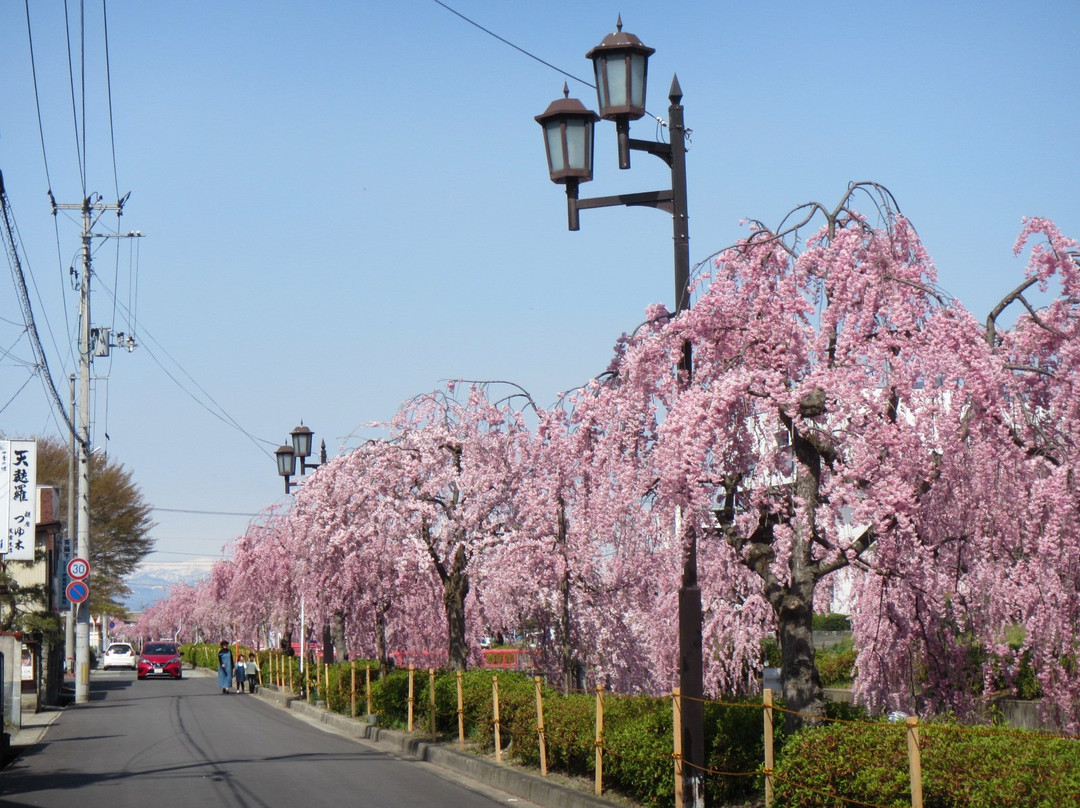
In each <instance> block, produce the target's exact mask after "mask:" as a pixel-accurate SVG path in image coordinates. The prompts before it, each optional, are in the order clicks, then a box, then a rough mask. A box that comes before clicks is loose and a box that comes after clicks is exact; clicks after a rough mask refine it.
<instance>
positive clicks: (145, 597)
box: [124, 558, 220, 612]
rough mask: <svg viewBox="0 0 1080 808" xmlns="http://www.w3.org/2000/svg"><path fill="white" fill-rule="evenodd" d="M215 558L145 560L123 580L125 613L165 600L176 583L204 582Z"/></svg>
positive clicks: (140, 609)
mask: <svg viewBox="0 0 1080 808" xmlns="http://www.w3.org/2000/svg"><path fill="white" fill-rule="evenodd" d="M218 560H220V559H216V558H193V559H189V560H187V561H148V562H144V563H142V564H139V566H138V567H136V568H135V572H133V573H132V574H131V575H130V576H128V578H127V581H126V583H127V585H128V586H129V587H130V588H131V596H130V597H129V598H128V599H127V602H126V603H125V604H124V605H125V606H126V607H127V608H128V610H129V611H132V612H140V611H142V610H143V609H145V608H146V607H147V606H153V605H154V604H155V603H156V602H157V601H158V600H160V599H161V598H164V597H166V596H167V595H168V594H169V590H170V589H171V588H172V587H173V586H175V585H176V584H182V583H188V584H193V583H196V582H197V581H201V580H205V579H206V578H207V577H208V576H209V575H210V568H211V567H212V566H213V565H214V562H216V561H218Z"/></svg>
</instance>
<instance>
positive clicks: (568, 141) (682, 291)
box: [536, 17, 705, 808]
mask: <svg viewBox="0 0 1080 808" xmlns="http://www.w3.org/2000/svg"><path fill="white" fill-rule="evenodd" d="M617 29H618V30H617V32H616V33H614V34H609V35H608V36H606V37H604V40H603V41H602V42H601V43H600V44H599V45H597V46H596V47H595V48H593V49H592V50H590V51H589V53H588V54H587V57H588V58H589V59H592V60H593V67H594V70H595V75H596V93H597V100H598V103H599V105H600V114H599V116H598V115H597V114H596V113H594V112H593V111H592V110H589V109H586V108H585V106H584V105H583V104H582V103H581V102H580V101H578V100H577V99H576V98H570V97H569V95H570V92H569V89H568V88H567V87H566V86H565V85H564V86H563V96H564V97H563V98H561V99H558V100H556V101H554V102H552V104H551V105H550V106H549V107H548V108H547V110H545V111H544V114H543V115H537V116H536V121H537V122H538V123H539V124H540V126H541V127H542V128H543V130H544V147H545V149H546V151H547V160H548V172H549V173H550V175H551V180H552V182H555V183H559V184H560V185H565V186H566V205H567V225H568V227H569V229H570V230H578V229H579V224H580V223H579V217H578V212H579V211H580V210H583V209H589V208H605V207H613V206H616V205H624V206H627V207H632V206H634V207H650V208H658V209H660V210H664V211H667V212H668V213H670V214H671V220H672V229H673V237H674V259H675V314H676V315H678V314H679V313H681V312H682V311H684V310H686V309H688V308H689V307H690V292H689V288H688V287H689V283H690V229H689V216H688V213H687V202H686V146H685V140H686V127H685V124H684V121H683V107H682V88H681V87H680V86H679V79H678V76H675V77H674V78H673V79H672V81H671V89H670V91H669V92H668V100H669V101H670V102H671V105H670V106H669V107H668V128H669V130H670V132H671V137H670V142H669V143H660V142H655V141H647V140H635V139H634V138H631V137H630V121H632V120H637V119H638V118H641V117H642V116H643V115H644V114H645V85H646V81H647V74H648V58H649V56H650V55H652V54H653V53H655V51H654V50H653V49H652V48H649V47H646V46H645V45H643V44H642V42H641V40H640V39H638V38H637V37H636V36H634V35H633V34H627V33H624V32H623V30H622V18H621V17H620V18H619V21H618V23H617ZM600 119H603V120H610V121H614V122H615V128H616V133H617V135H618V145H619V168H623V169H626V168H629V167H630V152H631V151H644V152H648V153H649V154H654V155H656V156H657V157H659V158H660V159H661V160H663V161H664V162H665V163H667V165H668V167H669V168H670V169H671V188H670V189H667V190H661V191H646V192H644V193H636V194H617V195H614V196H601V197H592V198H589V199H580V198H579V197H578V186H579V185H580V184H581V183H582V182H589V181H590V180H592V175H593V142H594V139H593V130H594V129H595V124H596V121H597V120H600ZM692 368H693V363H692V353H691V346H690V343H689V342H686V343H685V344H684V345H683V353H682V357H681V359H680V362H679V370H680V374H681V375H682V377H683V379H684V380H685V381H686V382H687V383H689V380H690V376H691V372H692ZM680 523H681V520H680ZM686 533H687V535H686V536H685V538H684V542H683V547H684V550H683V559H682V561H683V573H682V585H681V587H680V588H679V687H680V691H681V693H682V735H683V737H682V747H683V773H684V774H683V795H682V797H683V803H682V804H683V805H684V806H685V808H700V806H704V804H705V790H704V779H703V775H704V767H705V727H704V724H705V719H704V705H703V702H702V697H703V695H704V675H703V664H702V639H701V620H702V612H701V589H700V588H699V587H698V580H697V531H696V530H695V529H694V527H693V526H692V525H691V526H690V528H689V529H688V530H687V531H686ZM680 538H683V537H682V536H680Z"/></svg>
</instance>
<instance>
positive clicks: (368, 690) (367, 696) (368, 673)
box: [364, 665, 371, 715]
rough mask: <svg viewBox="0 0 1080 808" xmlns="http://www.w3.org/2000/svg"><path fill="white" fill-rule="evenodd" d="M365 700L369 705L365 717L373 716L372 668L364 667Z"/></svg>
mask: <svg viewBox="0 0 1080 808" xmlns="http://www.w3.org/2000/svg"><path fill="white" fill-rule="evenodd" d="M364 699H365V700H366V703H367V712H366V713H364V715H371V666H370V665H365V666H364Z"/></svg>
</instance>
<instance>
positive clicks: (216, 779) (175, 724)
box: [0, 671, 535, 808]
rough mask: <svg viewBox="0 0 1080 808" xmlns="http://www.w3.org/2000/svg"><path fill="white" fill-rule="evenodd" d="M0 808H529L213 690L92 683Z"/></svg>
mask: <svg viewBox="0 0 1080 808" xmlns="http://www.w3.org/2000/svg"><path fill="white" fill-rule="evenodd" d="M0 805H4V806H13V807H14V806H43V808H99V807H100V808H148V806H154V807H155V808H171V806H184V808H190V807H191V806H204V807H205V808H323V806H326V808H347V807H348V808H351V806H373V808H374V806H379V808H396V807H397V806H409V808H425V807H426V806H431V808H494V806H499V805H504V806H505V805H511V806H514V807H515V808H535V806H533V805H532V804H531V803H529V802H526V801H525V800H520V799H515V798H513V797H510V796H508V795H506V794H503V793H502V792H498V791H495V790H493V789H490V788H487V787H485V786H482V785H480V784H477V783H473V782H472V781H468V780H465V779H463V778H460V777H457V776H455V775H449V774H445V773H442V772H441V770H439V769H437V768H435V767H433V766H431V765H429V764H426V763H420V762H416V761H408V760H398V759H395V758H393V757H390V756H388V755H387V754H385V753H384V752H381V751H379V750H377V749H375V748H374V747H372V746H370V745H366V744H363V743H362V742H356V741H353V740H350V739H347V738H344V737H341V736H338V735H336V734H333V733H331V732H327V731H326V730H325V729H323V728H320V727H319V726H318V725H315V724H312V723H309V722H306V721H303V720H301V719H298V718H297V717H295V716H294V715H293V714H290V713H288V712H286V711H284V710H281V709H280V708H277V707H274V706H273V705H271V704H269V703H266V702H263V701H262V700H260V699H259V698H258V697H257V696H251V695H247V694H228V695H225V694H223V693H222V692H221V690H220V689H218V687H217V680H216V679H212V678H209V677H208V676H191V675H190V672H188V671H185V678H184V679H183V680H180V681H172V680H145V681H141V682H140V681H137V680H136V678H135V674H134V672H128V671H107V672H105V671H95V672H94V674H93V677H92V679H91V683H90V701H89V703H88V704H84V705H79V706H71V707H68V708H67V709H66V710H64V711H63V713H62V714H61V715H60V716H59V718H58V719H57V720H56V721H55V722H54V723H53V724H52V725H51V726H50V727H49V729H48V731H47V732H46V733H45V736H44V738H43V740H42V742H41V743H40V744H38V745H37V746H35V747H33V748H31V749H29V750H28V751H26V752H25V753H23V754H22V755H21V756H20V757H19V758H18V759H17V760H15V761H14V762H13V763H11V764H10V765H9V766H8V767H7V768H5V769H4V770H3V771H2V772H0Z"/></svg>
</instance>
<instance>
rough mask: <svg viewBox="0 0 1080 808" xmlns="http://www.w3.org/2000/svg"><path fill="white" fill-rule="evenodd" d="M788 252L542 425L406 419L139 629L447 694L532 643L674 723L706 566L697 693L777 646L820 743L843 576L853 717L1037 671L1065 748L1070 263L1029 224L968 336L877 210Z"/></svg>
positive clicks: (833, 225) (470, 387)
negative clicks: (406, 670)
mask: <svg viewBox="0 0 1080 808" xmlns="http://www.w3.org/2000/svg"><path fill="white" fill-rule="evenodd" d="M859 192H868V193H869V194H870V195H871V198H873V199H874V200H875V201H876V202H877V203H878V205H877V214H878V219H879V221H878V222H877V223H876V224H871V223H870V222H869V220H868V219H867V218H865V217H863V216H861V215H859V214H858V213H855V212H854V211H853V210H852V209H851V199H852V196H853V195H854V194H856V193H859ZM822 220H823V222H824V224H823V225H822V226H820V229H818V230H817V231H816V232H815V233H814V234H813V235H812V236H810V237H806V236H805V235H804V232H803V231H804V230H806V229H807V228H808V227H809V226H810V224H811V223H812V222H813V223H815V226H817V224H816V223H818V222H821V221H822ZM788 221H789V222H792V223H790V224H785V225H783V226H781V227H780V228H776V229H768V228H765V227H763V226H761V225H760V224H757V223H755V224H754V225H753V226H752V229H751V232H750V234H749V236H748V237H747V238H746V239H744V240H743V241H742V242H740V243H739V244H737V245H736V246H734V247H732V248H729V249H727V250H724V251H723V252H721V253H719V254H717V255H716V256H714V257H713V259H712V260H711V272H710V273H708V274H703V275H702V276H701V277H700V278H699V281H698V287H697V288H698V294H699V299H698V300H697V302H696V303H695V305H694V306H693V307H692V308H691V309H689V310H688V311H686V312H683V313H682V314H681V315H680V316H678V317H672V316H670V315H669V313H668V312H667V311H666V310H665V309H663V308H662V307H659V306H657V307H653V308H651V309H649V310H648V313H647V314H648V319H647V321H646V322H645V324H643V325H642V326H641V327H639V328H638V329H637V330H636V331H635V332H634V333H633V334H631V335H626V336H624V337H623V338H622V339H621V340H620V341H619V343H618V345H617V348H616V353H615V356H614V358H613V360H612V363H611V365H610V367H609V369H608V370H607V372H606V373H604V374H603V375H602V376H600V377H598V378H597V379H594V380H593V381H591V382H590V383H589V384H588V385H586V386H585V387H584V388H582V389H580V390H577V391H574V392H573V393H571V394H569V395H567V396H565V397H564V398H563V399H562V400H561V401H560V403H559V405H558V406H557V407H554V408H552V409H541V408H539V407H538V406H536V404H535V402H533V401H532V400H531V399H530V398H529V397H528V396H527V395H526V394H525V393H524V392H523V391H520V390H517V389H515V388H513V387H512V386H509V385H505V384H464V383H462V384H457V385H455V384H451V385H448V386H447V387H446V388H445V389H443V390H440V391H437V392H435V393H432V394H428V395H424V396H419V397H417V398H415V399H413V400H411V401H408V402H406V403H405V404H404V405H403V406H402V408H401V409H400V411H399V412H398V413H397V415H396V416H395V417H394V419H393V420H392V421H390V422H389V423H387V424H385V425H384V426H385V427H386V434H387V437H386V438H385V439H383V440H377V441H370V442H368V443H365V444H363V445H361V446H359V447H357V448H355V449H353V450H351V451H349V452H348V453H346V454H343V455H342V456H340V457H337V458H335V459H334V460H332V461H330V462H329V463H327V464H325V465H324V466H323V467H321V468H320V469H319V470H318V471H317V472H316V473H314V474H313V475H312V476H311V477H310V479H309V480H308V482H307V483H306V484H305V485H304V486H303V488H301V489H300V490H299V492H298V493H297V495H296V498H295V504H294V505H293V507H292V508H291V509H288V510H272V511H269V512H267V513H266V514H265V515H264V516H263V518H261V519H260V520H258V521H257V522H256V523H254V524H252V525H251V526H250V527H249V529H248V530H247V532H246V533H245V534H244V535H243V536H242V537H240V538H239V539H237V540H236V542H235V546H234V548H233V550H234V552H233V557H232V560H231V561H227V562H221V563H219V564H218V565H217V567H216V568H215V570H214V572H213V574H212V576H211V578H210V579H209V580H208V581H207V582H205V583H203V584H200V585H197V586H195V587H187V586H185V587H178V588H177V589H175V590H174V591H173V592H172V593H171V595H170V597H169V598H168V599H167V600H165V601H162V602H160V603H159V604H158V605H157V606H155V607H153V608H152V609H149V610H147V612H146V613H145V614H144V615H143V618H142V621H141V623H140V627H139V630H140V631H143V632H144V633H149V634H154V633H162V632H163V631H168V632H170V633H171V632H173V631H176V630H177V628H178V627H182V630H183V631H184V632H185V633H186V634H187V636H191V633H192V632H194V631H195V630H196V629H198V630H200V631H201V632H202V634H203V636H211V637H217V636H218V635H220V636H230V637H231V636H233V635H234V634H235V635H237V636H239V637H241V638H242V639H247V640H248V641H253V640H254V639H255V638H257V637H260V636H265V635H266V631H267V629H268V628H270V627H273V628H274V629H276V630H277V631H281V632H285V633H289V632H291V631H292V630H293V629H294V628H295V627H296V625H297V621H298V616H299V612H300V603H301V600H302V601H303V603H304V608H305V613H306V615H307V617H308V620H309V622H310V623H311V625H314V626H322V625H327V626H331V627H334V632H335V634H336V636H337V638H338V639H337V642H336V644H337V645H338V646H339V647H341V648H345V647H347V648H348V650H349V651H350V652H351V653H354V654H359V655H363V656H371V657H376V658H378V659H380V660H385V659H386V658H387V656H388V654H389V653H390V652H392V651H398V652H405V653H407V654H408V655H410V656H408V657H407V659H409V661H415V662H418V663H421V664H428V662H430V663H434V664H449V665H450V666H452V667H457V668H461V667H465V666H466V665H468V664H471V663H474V662H475V660H476V654H477V649H478V640H479V638H480V636H481V635H483V634H486V633H489V632H491V631H494V630H499V629H502V628H506V629H511V630H512V629H516V628H520V627H528V628H529V629H530V632H531V634H530V636H531V637H532V639H533V642H534V643H535V644H536V646H537V651H536V654H537V658H538V660H539V664H540V665H541V666H542V667H543V668H544V669H545V670H546V671H547V673H548V675H549V677H551V678H552V679H555V680H558V681H562V682H563V683H565V684H566V685H568V686H569V685H571V684H572V683H574V682H575V681H576V680H577V678H578V676H579V675H580V672H581V671H583V670H585V671H588V674H589V676H591V677H595V678H596V679H597V680H599V681H604V682H606V683H607V684H609V685H610V686H612V687H615V688H617V689H620V690H623V691H635V690H642V691H650V692H663V691H667V690H669V689H670V688H671V686H672V685H673V684H674V683H675V681H676V678H677V655H676V647H675V646H676V642H677V630H676V625H675V621H676V615H677V590H678V587H679V579H680V573H681V563H682V557H683V554H684V552H685V551H686V548H687V546H688V543H691V542H692V543H693V545H694V546H696V548H697V553H698V566H699V577H700V581H701V587H702V594H703V603H704V610H705V619H704V625H703V633H704V647H705V649H706V652H705V657H706V658H705V666H706V680H707V684H708V686H709V688H710V689H711V690H712V691H713V692H732V691H739V690H744V689H747V688H750V687H752V686H753V681H754V680H755V678H756V676H757V674H758V672H759V670H760V660H761V641H762V639H763V638H764V637H767V636H776V637H777V638H778V640H779V644H780V647H781V651H782V676H783V681H784V696H785V698H786V699H787V702H788V704H789V706H791V707H793V708H794V709H797V710H801V711H804V712H808V713H810V714H811V715H813V714H820V713H821V712H822V710H823V702H822V692H821V685H820V682H819V680H818V676H817V672H816V668H815V666H814V659H813V646H812V639H811V618H812V614H813V612H814V610H815V609H817V610H821V609H823V608H826V607H827V605H828V602H829V598H830V597H831V594H832V589H833V587H834V585H835V584H836V581H837V579H838V577H839V574H840V573H841V571H845V570H846V572H845V573H843V574H844V575H845V576H846V577H845V580H846V581H847V582H848V585H850V587H851V602H852V607H853V608H852V614H853V629H854V632H855V636H856V641H857V648H858V661H857V670H858V678H857V686H856V687H857V694H858V696H859V698H860V699H861V700H862V701H864V702H865V703H867V704H869V705H871V706H873V707H876V708H900V709H906V710H918V711H920V712H923V711H929V710H942V709H952V710H957V711H966V710H968V709H970V708H971V707H973V706H975V704H976V702H977V701H978V700H979V699H980V698H983V697H985V696H986V695H988V694H991V693H993V692H995V691H997V690H999V689H1001V688H1007V687H1008V686H1009V684H1010V682H1011V681H1012V679H1013V678H1015V677H1016V676H1017V675H1018V673H1019V671H1020V667H1021V664H1022V663H1023V664H1029V665H1032V666H1033V667H1034V670H1035V671H1036V672H1037V675H1038V677H1039V682H1040V684H1041V687H1042V689H1043V691H1044V693H1045V695H1046V697H1047V699H1046V701H1047V703H1048V704H1050V705H1053V706H1054V707H1056V708H1057V709H1058V710H1059V711H1060V712H1061V713H1062V714H1063V716H1064V718H1065V721H1066V723H1067V724H1068V725H1069V726H1071V727H1074V728H1075V726H1076V725H1077V721H1078V719H1080V673H1078V671H1077V665H1078V656H1077V654H1078V647H1077V643H1078V630H1077V626H1078V624H1080V540H1078V539H1080V528H1078V516H1080V507H1078V504H1080V503H1078V498H1077V494H1078V490H1077V485H1078V482H1077V479H1076V473H1075V472H1076V470H1077V468H1078V464H1080V456H1078V453H1077V443H1076V440H1075V438H1074V435H1075V430H1074V429H1073V426H1072V425H1073V424H1075V423H1078V417H1080V412H1078V408H1080V387H1078V384H1077V383H1078V382H1080V373H1078V370H1080V361H1078V360H1080V356H1078V354H1077V345H1078V342H1077V328H1078V320H1077V314H1078V312H1077V303H1078V301H1080V269H1078V264H1077V258H1076V255H1077V252H1076V243H1075V242H1074V241H1071V240H1069V239H1067V238H1065V237H1063V236H1062V235H1061V234H1060V233H1059V232H1058V231H1057V230H1056V228H1055V227H1054V226H1053V224H1052V223H1050V222H1048V221H1045V220H1041V219H1032V220H1029V221H1027V222H1026V223H1025V225H1024V229H1023V231H1022V233H1021V235H1020V237H1019V239H1018V240H1017V246H1016V251H1017V253H1018V254H1019V253H1021V252H1026V253H1027V254H1028V255H1029V261H1028V266H1027V270H1026V275H1025V278H1024V280H1023V282H1022V283H1021V284H1020V285H1019V286H1018V287H1017V288H1016V289H1015V290H1013V291H1012V292H1011V293H1009V294H1008V295H1007V296H1006V297H1005V298H1004V299H1003V300H1002V303H1001V304H1000V305H999V306H998V307H996V308H995V310H994V311H993V312H992V313H991V315H990V316H989V318H988V319H987V320H986V321H985V322H983V323H980V322H978V321H977V320H976V319H975V318H974V317H972V316H971V315H970V314H969V313H968V312H967V311H965V310H964V309H963V307H961V306H960V305H959V304H958V303H956V302H955V301H953V300H951V299H949V298H947V297H946V296H945V295H943V294H942V293H941V292H940V291H939V290H938V289H937V287H936V272H935V269H934V266H933V264H932V262H931V261H930V259H929V257H928V256H927V254H926V251H925V250H924V248H923V246H922V244H921V243H920V241H919V238H918V236H917V234H916V233H915V231H914V229H913V228H912V226H911V225H910V223H909V222H908V221H907V220H906V219H905V218H904V217H903V216H901V215H899V214H898V213H896V212H895V208H894V205H892V199H891V197H890V196H889V195H888V193H887V191H885V190H884V189H881V188H879V187H877V186H853V187H852V189H850V190H849V193H848V194H847V195H845V197H844V199H843V200H842V201H841V203H840V204H839V205H838V206H837V207H835V208H833V209H829V210H827V209H825V208H823V207H821V206H820V205H808V206H804V207H802V208H800V209H797V211H796V212H795V213H794V215H793V217H792V218H791V219H789V220H788ZM1036 300H1039V301H1040V304H1039V305H1036V303H1035V301H1036ZM1006 316H1009V317H1011V318H1012V322H1011V323H1008V324H1007V323H1006V322H1005V320H1004V318H1005V317H1006ZM687 343H689V344H690V345H691V346H692V350H693V364H692V369H691V368H690V367H688V366H687V365H686V363H684V362H680V359H681V357H682V356H683V352H684V346H685V345H686V344H687ZM507 391H509V394H508V395H505V394H506V393H507ZM500 395H503V397H501V398H499V397H498V396H500Z"/></svg>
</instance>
